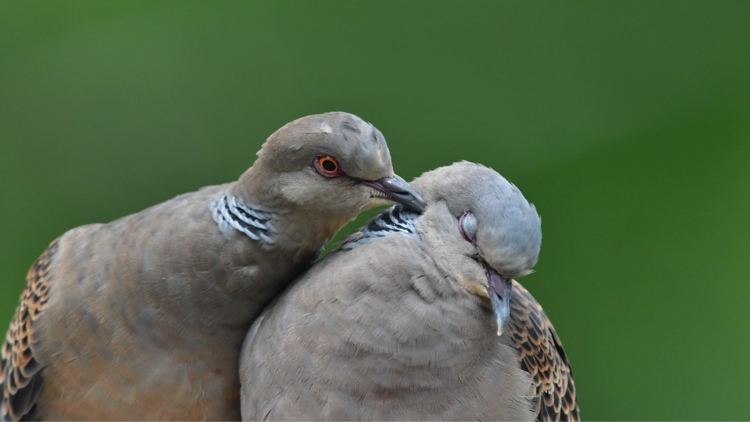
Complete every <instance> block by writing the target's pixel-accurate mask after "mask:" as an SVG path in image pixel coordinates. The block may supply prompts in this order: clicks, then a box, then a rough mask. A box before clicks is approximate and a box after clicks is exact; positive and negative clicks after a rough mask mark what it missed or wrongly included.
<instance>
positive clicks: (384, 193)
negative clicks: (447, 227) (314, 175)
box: [312, 154, 425, 213]
mask: <svg viewBox="0 0 750 422" xmlns="http://www.w3.org/2000/svg"><path fill="white" fill-rule="evenodd" d="M312 166H313V168H314V169H315V171H317V172H318V173H319V174H320V175H321V176H324V177H328V178H331V179H335V178H338V177H342V176H346V172H344V170H343V169H342V168H341V165H340V164H339V162H338V160H337V159H336V158H335V157H333V156H330V155H327V154H318V155H316V156H315V158H314V159H313V162H312ZM352 179H354V180H355V183H359V184H363V185H365V186H369V187H370V188H372V189H374V190H376V191H377V192H375V193H374V194H373V195H372V197H373V198H382V199H386V200H389V201H393V202H396V203H399V204H402V205H404V206H406V207H409V208H411V209H414V210H415V211H417V212H420V213H421V212H422V211H423V210H424V207H425V203H424V200H423V199H422V197H421V196H420V195H419V194H418V193H416V192H415V191H414V190H413V189H412V188H411V186H409V184H408V183H407V182H406V181H405V180H404V179H402V178H401V177H399V176H397V175H394V176H393V177H383V178H381V179H378V180H365V179H358V178H354V177H352Z"/></svg>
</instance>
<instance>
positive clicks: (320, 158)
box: [313, 154, 345, 177]
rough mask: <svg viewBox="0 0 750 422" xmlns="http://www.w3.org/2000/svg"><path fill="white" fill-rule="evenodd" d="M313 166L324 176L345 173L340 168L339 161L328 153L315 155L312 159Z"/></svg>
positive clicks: (337, 175) (338, 175) (335, 175)
mask: <svg viewBox="0 0 750 422" xmlns="http://www.w3.org/2000/svg"><path fill="white" fill-rule="evenodd" d="M313 167H315V170H317V171H318V173H320V174H322V175H323V176H325V177H340V176H343V175H344V174H345V173H344V172H343V171H342V170H341V166H339V162H338V161H336V159H335V158H333V157H331V156H330V155H323V154H319V155H316V156H315V159H314V160H313Z"/></svg>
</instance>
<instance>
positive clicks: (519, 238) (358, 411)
mask: <svg viewBox="0 0 750 422" xmlns="http://www.w3.org/2000/svg"><path fill="white" fill-rule="evenodd" d="M412 186H413V187H414V189H415V190H416V191H417V192H419V193H420V194H421V195H422V196H423V197H424V199H425V202H426V204H427V206H426V208H425V211H424V213H423V214H422V215H419V214H417V213H414V212H411V211H409V210H407V209H404V208H403V207H400V206H396V207H394V208H392V209H391V210H388V211H386V212H384V213H383V214H381V215H380V216H378V217H376V218H375V219H373V220H372V221H371V222H370V223H369V224H368V225H367V226H366V227H364V228H363V229H361V230H359V231H358V232H356V233H355V234H354V235H352V236H350V237H349V238H347V239H346V240H345V241H344V244H343V246H342V247H341V248H340V249H338V250H336V251H334V252H332V253H330V254H329V255H327V256H326V257H325V258H324V259H322V260H321V261H320V262H318V263H316V264H315V265H314V266H313V267H311V268H310V269H309V270H308V271H307V272H305V273H304V274H303V275H302V276H300V278H299V279H298V280H296V281H295V282H294V284H293V285H292V286H291V287H290V288H289V289H288V290H287V291H286V292H284V293H283V294H282V295H280V296H279V297H278V298H277V299H276V300H275V301H274V302H273V303H272V304H271V305H269V306H268V307H267V308H266V310H264V312H263V313H262V314H261V316H259V317H258V318H257V319H256V322H255V323H254V324H253V327H252V328H251V330H250V332H249V334H248V337H247V339H246V340H245V344H244V346H243V351H242V353H241V361H240V362H241V363H240V379H241V382H242V416H243V419H245V420H257V419H268V420H279V419H281V420H290V419H295V420H299V419H310V420H322V419H336V420H438V419H441V420H533V419H539V420H549V419H551V420H556V419H578V405H577V403H576V395H575V386H574V383H573V377H572V373H571V371H570V365H569V363H568V361H567V358H566V357H565V353H564V351H563V349H562V345H561V343H560V341H559V338H558V337H557V334H556V333H555V331H554V328H552V325H551V324H550V323H549V319H548V318H547V316H546V315H545V314H544V311H543V310H542V308H541V307H540V306H539V304H538V303H537V302H536V301H535V300H534V298H533V297H532V296H531V295H530V294H529V293H528V291H526V290H525V289H524V288H523V287H522V286H521V285H520V284H518V283H516V282H515V281H513V278H516V277H521V276H524V275H526V274H529V273H530V272H531V271H532V267H533V266H534V265H535V264H536V262H537V259H538V256H539V250H540V246H541V240H542V233H541V219H540V217H539V215H538V214H537V212H536V209H535V208H534V206H533V205H531V204H530V203H529V202H528V201H527V200H526V199H525V198H524V197H523V195H522V194H521V192H520V191H519V190H518V188H516V187H515V186H514V185H512V184H511V183H509V182H508V181H507V180H506V179H504V178H503V177H502V176H500V175H499V174H498V173H496V172H495V171H493V170H492V169H489V168H487V167H484V166H481V165H477V164H472V163H467V162H461V163H456V164H453V165H451V166H448V167H442V168H439V169H437V170H434V171H431V172H428V173H425V174H424V175H422V176H421V177H419V178H417V179H416V180H414V182H412Z"/></svg>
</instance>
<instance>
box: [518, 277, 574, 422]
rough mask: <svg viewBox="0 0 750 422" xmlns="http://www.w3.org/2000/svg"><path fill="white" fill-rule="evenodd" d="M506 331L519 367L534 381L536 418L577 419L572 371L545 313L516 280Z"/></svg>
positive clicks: (551, 419)
mask: <svg viewBox="0 0 750 422" xmlns="http://www.w3.org/2000/svg"><path fill="white" fill-rule="evenodd" d="M510 307H511V313H510V318H511V319H510V334H511V338H512V345H513V347H514V348H515V349H516V350H518V353H519V360H520V363H521V369H523V370H524V371H527V372H528V373H530V374H531V376H532V377H533V380H534V397H535V399H536V400H537V403H536V415H537V420H538V421H578V420H580V415H579V409H578V401H577V400H576V387H575V383H574V382H573V370H572V369H571V368H570V362H568V357H567V356H565V350H563V347H562V343H561V342H560V338H559V337H558V336H557V333H556V332H555V328H554V327H552V323H551V322H550V320H549V318H548V317H547V314H546V313H544V310H543V309H542V306H541V305H540V304H539V303H537V301H536V300H535V299H534V297H533V296H532V295H531V293H529V291H528V290H526V289H525V288H524V287H523V286H522V285H520V284H519V283H518V282H514V283H513V295H512V296H511V300H510Z"/></svg>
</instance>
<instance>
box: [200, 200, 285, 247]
mask: <svg viewBox="0 0 750 422" xmlns="http://www.w3.org/2000/svg"><path fill="white" fill-rule="evenodd" d="M211 215H212V216H213V218H214V221H216V223H217V224H218V225H219V230H221V232H222V233H225V234H226V233H227V232H228V231H229V230H231V229H236V230H239V231H240V232H242V233H245V234H246V235H247V236H248V237H249V238H250V239H253V240H257V241H259V242H262V243H268V244H273V241H274V237H275V236H276V234H277V233H278V232H277V231H276V229H274V228H273V225H271V223H272V222H273V219H274V215H273V214H272V213H270V212H267V211H262V210H260V209H258V208H256V207H250V206H248V205H247V204H245V203H244V202H243V201H242V200H241V199H239V198H236V197H234V196H227V195H223V196H222V197H221V198H219V200H218V201H216V202H214V203H213V204H211Z"/></svg>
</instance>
